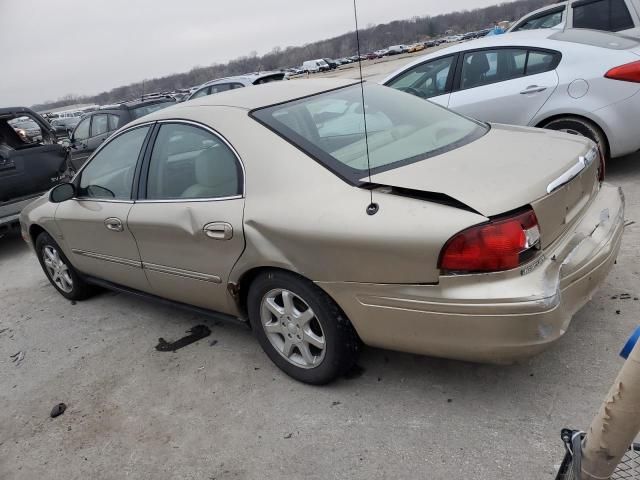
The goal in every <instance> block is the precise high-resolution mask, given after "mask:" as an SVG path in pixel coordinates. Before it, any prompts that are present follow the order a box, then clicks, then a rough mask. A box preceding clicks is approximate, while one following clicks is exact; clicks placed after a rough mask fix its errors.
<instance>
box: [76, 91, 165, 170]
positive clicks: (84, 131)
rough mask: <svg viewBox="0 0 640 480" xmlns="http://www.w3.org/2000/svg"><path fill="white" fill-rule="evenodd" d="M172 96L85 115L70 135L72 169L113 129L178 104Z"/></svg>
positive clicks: (111, 107)
mask: <svg viewBox="0 0 640 480" xmlns="http://www.w3.org/2000/svg"><path fill="white" fill-rule="evenodd" d="M175 104H176V100H175V98H172V97H161V98H153V99H147V100H135V101H131V102H125V103H121V104H118V105H111V106H109V107H108V108H103V109H102V110H96V111H95V112H91V113H90V114H88V115H87V116H86V117H84V118H83V119H82V120H81V121H80V123H78V125H77V126H76V128H75V129H74V130H73V133H72V134H71V144H70V148H71V159H70V163H71V168H72V169H73V170H76V171H77V170H78V169H79V168H80V167H81V166H82V165H83V164H84V162H86V161H87V158H89V156H90V155H91V154H92V153H93V152H94V150H96V149H97V148H98V147H99V146H100V144H102V142H104V141H105V140H106V139H107V138H108V137H109V135H111V133H112V132H114V131H115V130H117V129H119V128H120V127H122V126H124V125H126V124H127V123H129V122H131V121H133V120H136V119H138V118H140V117H143V116H145V115H148V114H149V113H152V112H155V111H157V110H161V109H163V108H166V107H170V106H171V105H175Z"/></svg>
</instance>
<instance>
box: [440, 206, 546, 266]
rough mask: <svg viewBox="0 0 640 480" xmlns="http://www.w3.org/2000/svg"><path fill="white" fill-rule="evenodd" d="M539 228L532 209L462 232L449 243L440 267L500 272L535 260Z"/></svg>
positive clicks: (441, 255) (441, 257) (441, 256)
mask: <svg viewBox="0 0 640 480" xmlns="http://www.w3.org/2000/svg"><path fill="white" fill-rule="evenodd" d="M539 248H540V228H539V226H538V219H537V218H536V214H535V213H534V211H533V210H532V209H528V210H526V211H524V212H522V211H521V212H519V213H516V214H514V215H509V216H508V217H501V218H496V219H494V220H491V221H490V222H488V223H483V224H482V225H477V226H475V227H471V228H468V229H466V230H463V231H462V232H460V233H457V234H456V235H454V236H453V237H452V238H451V239H449V241H448V242H447V243H446V245H445V246H444V248H443V249H442V252H441V253H440V264H439V268H440V269H441V270H443V271H446V272H463V273H473V272H499V271H503V270H510V269H512V268H516V267H518V266H520V265H522V264H523V263H524V262H526V261H528V260H530V259H531V258H533V257H534V256H535V254H536V252H537V251H538V250H539Z"/></svg>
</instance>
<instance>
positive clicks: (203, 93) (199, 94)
mask: <svg viewBox="0 0 640 480" xmlns="http://www.w3.org/2000/svg"><path fill="white" fill-rule="evenodd" d="M207 95H209V87H206V88H203V89H201V90H198V91H197V92H196V93H194V94H193V96H192V97H191V100H193V99H194V98H200V97H206V96H207Z"/></svg>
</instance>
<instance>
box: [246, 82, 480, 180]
mask: <svg viewBox="0 0 640 480" xmlns="http://www.w3.org/2000/svg"><path fill="white" fill-rule="evenodd" d="M364 97H365V109H363V106H362V96H361V91H360V85H353V86H350V87H346V88H341V89H338V90H334V91H331V92H325V93H321V94H319V95H314V96H311V97H308V98H304V99H301V100H295V101H292V102H288V103H285V104H281V105H276V106H272V107H266V108H262V109H259V110H255V111H253V112H252V113H251V115H252V116H253V117H254V118H255V119H256V120H258V121H259V122H261V123H263V124H264V125H266V126H267V127H269V128H271V129H272V130H275V131H276V132H277V133H278V134H279V135H281V136H282V137H284V138H285V139H286V140H288V141H289V142H290V143H291V144H293V145H295V146H296V147H298V148H300V149H301V150H303V151H305V152H306V153H307V154H308V155H309V156H311V157H312V158H314V159H316V160H317V161H318V162H320V163H321V164H323V165H324V166H325V167H327V168H329V169H330V170H331V171H333V172H334V173H336V174H337V175H339V176H341V177H342V178H344V179H346V180H347V181H349V182H351V183H354V184H355V183H358V182H360V181H362V179H363V178H365V177H366V175H367V171H368V167H369V165H370V167H371V171H372V173H374V174H375V173H377V172H379V171H384V170H390V169H393V168H396V167H399V166H401V165H405V164H407V163H412V162H417V161H426V159H427V158H429V157H432V156H434V155H438V154H440V153H444V152H446V151H449V150H452V149H454V148H457V147H458V146H460V145H463V144H466V143H469V142H471V141H473V140H475V139H477V138H479V137H480V136H482V135H484V134H485V133H486V131H487V128H486V127H485V126H484V125H482V124H480V123H477V122H475V121H472V120H469V119H467V118H465V117H462V116H460V115H458V114H456V113H454V112H452V111H450V110H447V109H445V108H442V107H440V106H437V105H435V104H433V103H430V102H416V100H415V98H414V97H413V96H411V95H407V94H405V93H403V92H400V91H397V90H395V89H392V88H388V87H385V86H381V85H373V84H365V86H364ZM364 110H366V123H367V134H368V135H367V138H366V140H367V141H366V142H365V129H364ZM367 146H368V151H369V157H367Z"/></svg>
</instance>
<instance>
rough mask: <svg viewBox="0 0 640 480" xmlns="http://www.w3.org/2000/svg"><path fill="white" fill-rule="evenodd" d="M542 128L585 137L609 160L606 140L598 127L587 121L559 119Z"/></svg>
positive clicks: (569, 118) (571, 118)
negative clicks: (595, 144)
mask: <svg viewBox="0 0 640 480" xmlns="http://www.w3.org/2000/svg"><path fill="white" fill-rule="evenodd" d="M542 128H547V129H549V130H556V131H560V132H565V133H569V134H572V135H578V136H581V137H587V138H588V139H590V140H593V141H594V142H595V143H597V144H598V147H600V151H601V152H602V155H603V156H604V157H605V158H609V157H608V156H609V149H608V145H607V138H606V136H605V134H604V132H603V131H602V130H601V129H600V127H598V126H597V125H596V124H595V123H593V122H590V121H589V120H586V119H583V118H578V117H560V118H556V119H553V120H551V121H550V122H547V123H544V124H543V125H542Z"/></svg>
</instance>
